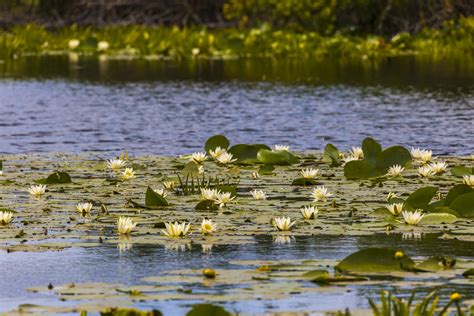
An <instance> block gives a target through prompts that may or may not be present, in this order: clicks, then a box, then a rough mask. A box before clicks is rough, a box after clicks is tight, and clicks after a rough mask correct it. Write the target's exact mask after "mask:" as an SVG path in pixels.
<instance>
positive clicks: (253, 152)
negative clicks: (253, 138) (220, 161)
mask: <svg viewBox="0 0 474 316" xmlns="http://www.w3.org/2000/svg"><path fill="white" fill-rule="evenodd" d="M260 149H266V150H270V147H268V146H267V145H263V144H252V145H248V144H237V145H234V146H232V147H231V148H229V153H231V154H232V156H233V158H235V159H237V161H236V163H239V164H255V163H258V162H259V161H258V159H257V154H258V152H259V150H260Z"/></svg>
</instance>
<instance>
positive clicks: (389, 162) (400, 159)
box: [375, 146, 411, 173]
mask: <svg viewBox="0 0 474 316" xmlns="http://www.w3.org/2000/svg"><path fill="white" fill-rule="evenodd" d="M410 164H411V154H410V152H409V151H408V150H407V149H406V148H405V147H402V146H393V147H389V148H386V149H384V150H383V151H382V152H381V153H379V154H378V156H377V158H376V163H375V166H376V168H377V169H381V170H384V173H385V172H386V171H387V170H388V168H390V167H391V166H394V165H400V166H402V167H407V166H409V165H410Z"/></svg>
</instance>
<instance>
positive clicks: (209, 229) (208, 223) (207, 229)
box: [201, 219, 217, 235]
mask: <svg viewBox="0 0 474 316" xmlns="http://www.w3.org/2000/svg"><path fill="white" fill-rule="evenodd" d="M216 228H217V224H215V223H213V222H212V220H210V219H203V220H202V223H201V233H202V234H203V235H211V234H212V233H214V232H215V231H216Z"/></svg>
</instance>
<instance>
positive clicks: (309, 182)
mask: <svg viewBox="0 0 474 316" xmlns="http://www.w3.org/2000/svg"><path fill="white" fill-rule="evenodd" d="M291 184H292V185H316V184H318V182H317V181H316V180H315V179H308V178H298V179H295V180H293V182H292V183H291Z"/></svg>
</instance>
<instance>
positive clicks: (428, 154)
mask: <svg viewBox="0 0 474 316" xmlns="http://www.w3.org/2000/svg"><path fill="white" fill-rule="evenodd" d="M433 159H435V158H434V157H433V152H432V151H431V150H422V151H421V155H420V160H421V161H422V162H423V163H428V162H430V161H431V160H433Z"/></svg>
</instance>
